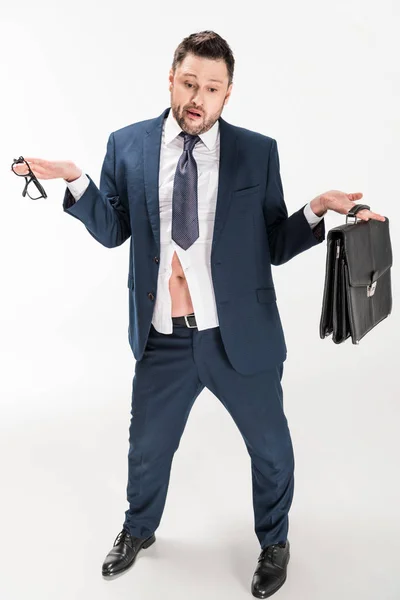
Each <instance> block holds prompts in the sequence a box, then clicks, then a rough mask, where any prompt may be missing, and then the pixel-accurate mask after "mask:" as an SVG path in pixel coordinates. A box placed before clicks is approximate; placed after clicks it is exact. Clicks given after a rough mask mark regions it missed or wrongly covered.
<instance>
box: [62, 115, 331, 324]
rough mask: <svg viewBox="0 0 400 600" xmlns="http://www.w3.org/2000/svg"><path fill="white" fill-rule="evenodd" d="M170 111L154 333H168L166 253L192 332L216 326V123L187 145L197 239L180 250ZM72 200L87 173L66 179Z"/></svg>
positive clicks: (307, 211) (177, 149)
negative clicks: (180, 279)
mask: <svg viewBox="0 0 400 600" xmlns="http://www.w3.org/2000/svg"><path fill="white" fill-rule="evenodd" d="M181 131H182V129H181V128H180V127H179V125H178V123H177V121H176V120H175V117H174V116H173V113H172V110H170V111H169V114H168V116H167V118H166V119H165V120H164V126H163V131H162V139H161V153H160V171H159V202H160V245H161V246H160V266H159V272H158V283H157V294H156V300H155V304H154V311H153V318H152V324H153V326H154V328H155V329H156V330H157V331H158V332H160V333H172V330H173V325H172V318H171V313H172V311H171V306H172V303H171V296H170V292H169V278H170V276H171V273H172V266H171V262H172V257H173V254H174V252H176V253H177V255H178V258H179V260H180V263H181V265H182V269H183V271H184V274H185V278H186V281H187V284H188V288H189V293H190V297H191V300H192V304H193V310H194V313H195V315H196V323H197V328H198V330H200V331H201V330H203V329H208V328H210V327H218V325H219V322H218V315H217V307H216V301H215V296H214V288H213V283H212V276H211V243H212V237H213V231H214V217H215V207H216V203H217V191H218V172H219V150H220V144H219V122H218V121H216V122H215V123H214V125H213V126H212V127H211V129H209V130H208V131H206V132H205V133H201V134H200V135H199V137H200V140H201V141H199V142H197V144H196V145H195V147H194V149H193V157H194V158H195V160H196V163H197V174H198V193H197V195H198V217H199V237H198V238H197V240H196V241H195V242H194V243H193V244H192V245H191V246H190V247H189V248H188V249H187V250H183V248H181V247H180V246H178V244H176V243H175V242H174V241H173V240H172V238H171V226H172V192H173V183H174V176H175V171H176V167H177V164H178V160H179V157H180V156H181V154H182V151H183V143H184V142H183V138H182V137H179V133H180V132H181ZM66 184H67V186H68V188H69V190H70V192H71V194H72V195H73V196H74V198H75V200H79V198H80V197H81V196H82V194H83V193H84V192H85V190H86V188H87V186H88V185H89V179H88V177H87V175H86V174H85V173H84V172H83V171H82V175H81V176H80V177H79V178H78V179H76V180H75V181H73V182H66ZM304 215H305V217H306V219H307V221H308V223H309V224H310V227H315V226H316V225H317V223H319V222H320V221H321V219H322V218H323V217H318V216H317V215H316V214H315V213H314V212H313V211H312V209H311V207H310V203H308V204H307V205H306V206H305V207H304Z"/></svg>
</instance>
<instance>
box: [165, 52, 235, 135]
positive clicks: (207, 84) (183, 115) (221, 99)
mask: <svg viewBox="0 0 400 600" xmlns="http://www.w3.org/2000/svg"><path fill="white" fill-rule="evenodd" d="M169 82H170V83H169V91H170V92H171V110H172V114H173V115H174V117H175V119H176V121H177V122H178V124H179V126H180V128H181V129H182V130H183V131H185V132H186V133H190V134H192V135H198V134H200V133H204V132H206V131H208V130H209V129H211V127H212V126H213V125H214V123H215V122H216V121H217V120H218V119H219V117H220V115H221V113H222V110H223V107H224V105H225V104H226V103H227V101H228V98H229V96H230V94H231V90H232V84H231V85H230V86H229V88H228V70H227V68H226V64H225V61H224V60H222V59H221V60H211V59H209V58H202V57H199V56H194V55H193V54H187V55H186V57H185V58H184V60H183V61H182V62H181V63H180V65H178V66H177V68H176V71H175V74H174V73H173V72H172V69H171V70H170V73H169ZM189 109H193V110H194V111H196V112H198V113H200V116H199V117H196V116H194V115H192V114H191V113H190V112H189Z"/></svg>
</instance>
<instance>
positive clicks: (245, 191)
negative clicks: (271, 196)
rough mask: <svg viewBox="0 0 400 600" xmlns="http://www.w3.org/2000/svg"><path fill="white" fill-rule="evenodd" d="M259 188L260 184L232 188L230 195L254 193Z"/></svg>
mask: <svg viewBox="0 0 400 600" xmlns="http://www.w3.org/2000/svg"><path fill="white" fill-rule="evenodd" d="M259 190H260V184H259V183H257V184H256V185H252V186H250V187H246V188H242V189H240V190H233V191H232V195H233V196H235V197H237V196H247V194H254V193H255V192H258V191H259Z"/></svg>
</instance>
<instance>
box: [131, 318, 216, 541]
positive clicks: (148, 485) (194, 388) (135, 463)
mask: <svg viewBox="0 0 400 600" xmlns="http://www.w3.org/2000/svg"><path fill="white" fill-rule="evenodd" d="M192 331H193V330H191V329H189V328H186V327H178V326H175V327H174V331H173V333H172V334H162V333H159V332H157V331H156V330H155V329H154V327H153V326H152V327H151V331H150V335H149V339H148V342H147V345H146V350H145V353H144V356H143V358H142V360H140V361H138V362H137V363H136V365H135V374H134V377H133V382H132V407H131V423H130V428H129V452H128V484H127V490H126V491H127V500H128V502H129V509H128V510H127V511H126V512H125V522H124V527H125V528H126V529H128V531H129V532H130V533H131V535H134V536H137V537H148V536H150V535H151V534H152V533H154V532H155V530H156V529H157V527H158V525H159V523H160V520H161V516H162V513H163V510H164V505H165V501H166V496H167V491H168V485H169V478H170V470H171V464H172V459H173V455H174V453H175V451H176V450H177V449H178V446H179V443H180V438H181V436H182V433H183V431H184V428H185V425H186V421H187V419H188V416H189V413H190V410H191V408H192V406H193V403H194V401H195V399H196V398H197V396H198V395H199V394H200V392H201V390H202V389H203V387H204V384H203V383H201V381H200V380H199V378H198V375H197V368H196V365H195V363H194V360H193V350H192V337H193V333H192Z"/></svg>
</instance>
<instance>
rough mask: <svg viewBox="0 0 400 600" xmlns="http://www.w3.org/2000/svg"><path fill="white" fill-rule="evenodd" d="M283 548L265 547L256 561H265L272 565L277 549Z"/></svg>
mask: <svg viewBox="0 0 400 600" xmlns="http://www.w3.org/2000/svg"><path fill="white" fill-rule="evenodd" d="M284 547H285V546H282V545H281V544H272V545H271V546H267V547H266V548H263V550H262V551H261V554H260V556H259V559H258V560H259V561H261V560H265V559H267V560H269V561H271V562H272V563H273V562H274V558H275V555H276V552H277V550H278V548H284Z"/></svg>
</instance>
